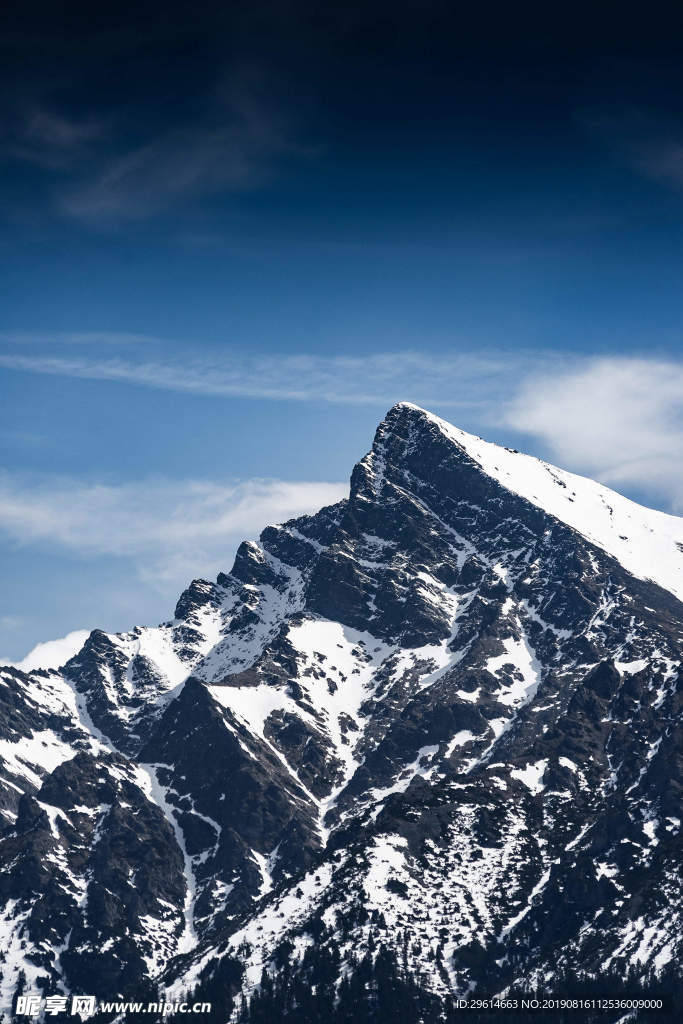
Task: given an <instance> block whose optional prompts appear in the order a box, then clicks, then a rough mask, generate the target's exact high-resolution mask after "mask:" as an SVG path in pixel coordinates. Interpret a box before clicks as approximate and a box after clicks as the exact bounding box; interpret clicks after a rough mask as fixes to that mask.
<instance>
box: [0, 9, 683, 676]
mask: <svg viewBox="0 0 683 1024" xmlns="http://www.w3.org/2000/svg"><path fill="white" fill-rule="evenodd" d="M646 13H647V18H645V12H640V14H639V15H638V17H637V18H635V17H634V20H629V18H628V16H627V15H626V14H625V11H624V8H623V6H621V7H617V6H615V7H614V8H611V7H610V6H609V5H599V10H595V9H593V10H590V9H589V10H588V11H587V12H586V13H585V15H584V14H583V13H582V11H581V10H580V8H577V7H575V6H572V8H571V11H570V10H569V8H567V10H566V12H565V14H564V16H559V17H558V14H557V12H553V11H552V9H551V8H550V6H549V5H545V7H544V9H543V10H542V11H541V10H538V9H535V8H534V9H532V8H531V7H524V6H522V7H520V6H519V5H510V4H505V5H503V4H499V5H489V6H487V7H486V9H485V10H483V11H482V12H481V13H480V14H477V13H476V12H474V11H473V10H472V9H471V8H470V7H467V6H464V5H458V4H453V3H433V2H421V3H413V4H404V5H400V4H395V3H393V4H380V3H376V2H373V0H370V2H368V3H364V4H360V3H351V4H349V3H346V4H344V5H334V6H333V5H327V4H313V3H309V4H305V3H295V2H292V3H277V2H273V3H261V2H258V0H256V2H254V3H250V4H227V5H224V4H222V5H218V4H202V3H199V4H193V5H192V7H191V9H190V8H189V7H188V6H187V5H183V6H182V7H173V5H160V4H158V3H157V4H150V3H148V4H139V3H138V4H135V5H134V6H131V5H126V4H121V3H118V4H116V5H108V4H98V5H95V6H94V5H92V4H88V5H85V4H84V5H81V4H74V3H72V4H67V5H66V7H64V6H63V5H54V4H48V5H44V6H42V7H41V5H40V4H37V5H36V4H33V5H30V6H29V5H26V4H11V3H10V5H9V7H8V8H7V13H6V14H5V15H3V28H2V30H1V31H0V86H1V88H0V95H1V96H2V100H1V101H0V138H1V139H2V161H1V163H0V181H1V184H2V188H1V192H0V195H1V198H0V221H1V223H2V232H1V234H0V258H1V259H2V282H1V288H2V305H1V306H0V331H1V332H2V334H1V336H0V374H2V378H1V379H2V384H1V386H2V394H3V402H2V405H1V407H0V438H1V439H2V442H1V443H2V450H3V461H2V465H3V470H2V475H1V476H0V557H1V558H2V565H3V579H4V586H3V588H2V589H3V594H2V606H1V607H0V656H6V657H15V658H16V657H20V656H21V655H22V654H23V653H25V651H26V650H27V649H28V648H29V647H31V646H32V645H33V643H35V642H37V641H38V640H40V639H49V638H51V637H52V636H56V635H59V634H61V633H64V632H66V631H68V630H70V629H76V628H79V627H88V628H89V627H91V626H95V625H102V626H104V627H105V628H122V627H125V626H128V625H132V624H133V623H134V622H135V621H138V620H141V621H153V620H155V619H156V618H158V617H162V616H164V615H166V614H170V612H171V611H172V607H173V602H174V599H175V595H176V591H177V590H178V588H179V587H180V586H182V582H183V581H184V580H185V579H189V577H190V576H191V575H192V574H193V573H194V572H196V573H208V572H211V573H213V574H215V572H217V571H218V570H220V569H224V568H225V567H226V566H227V565H229V563H230V560H231V557H232V553H233V551H234V545H235V543H236V540H237V538H238V537H239V536H241V535H242V533H245V532H246V534H247V535H249V534H250V533H251V534H254V533H256V532H258V529H259V528H260V527H261V526H262V525H263V523H264V521H265V519H267V518H269V517H273V516H275V517H278V516H280V515H286V514H289V513H290V511H297V510H298V509H299V508H301V507H305V506H306V502H307V495H308V501H309V504H310V506H311V507H314V506H315V504H316V502H318V501H319V499H320V498H321V495H323V492H321V491H319V490H316V489H315V488H313V489H311V488H309V489H308V491H307V490H306V485H309V484H316V483H318V482H325V483H330V484H337V485H338V484H339V483H340V482H342V481H344V480H346V479H347V478H348V476H349V473H350V469H351V467H352V465H353V462H354V461H355V460H356V459H357V458H358V457H360V456H361V455H362V454H363V452H364V451H365V450H366V449H367V448H368V446H369V444H370V442H371V439H372V433H373V430H374V427H375V426H376V424H377V422H378V420H379V419H380V418H381V416H382V415H383V413H384V411H385V410H386V408H387V406H388V405H389V404H391V402H393V401H395V400H397V399H400V398H407V399H411V400H414V401H417V402H419V403H421V404H426V405H429V406H430V407H432V408H434V410H435V411H437V412H440V413H441V414H442V415H444V416H446V417H447V418H449V419H450V420H452V421H454V422H456V423H458V424H459V425H460V426H462V427H464V428H465V429H470V430H473V431H474V432H477V433H482V434H484V435H485V436H487V437H490V438H491V439H493V440H500V441H503V442H505V443H514V444H516V445H518V446H519V447H525V448H526V449H527V450H530V451H532V452H534V453H535V454H539V455H541V456H543V457H548V458H552V459H555V460H556V461H560V462H563V464H564V465H565V466H566V467H567V468H570V469H574V470H576V471H580V472H586V473H589V474H590V475H594V476H598V477H600V478H601V479H604V480H605V481H606V482H609V483H610V484H611V485H612V486H615V487H617V488H618V489H620V490H623V491H625V492H626V493H628V494H630V495H631V496H633V497H635V498H637V499H639V500H645V501H649V502H650V503H653V504H656V505H658V506H660V507H662V508H666V509H671V510H675V511H678V510H680V508H681V494H680V485H679V484H678V483H677V478H678V475H679V474H678V469H677V467H678V466H679V465H680V455H681V438H682V436H683V431H682V428H681V420H680V408H681V401H682V399H683V383H681V380H682V371H681V312H682V306H683V288H682V287H681V255H682V252H681V251H682V248H683V62H682V61H681V57H682V56H683V52H682V51H683V36H682V35H681V25H680V23H676V22H675V21H674V20H672V18H671V17H670V16H668V15H665V14H663V13H661V12H660V11H659V10H657V9H656V7H653V6H648V10H647V12H646ZM549 392H550V393H552V394H553V396H554V397H553V401H552V402H550V403H548V402H547V401H545V399H546V398H547V396H548V393H549ZM586 396H590V397H589V398H587V397H586ZM553 410H554V411H553ZM255 480H257V481H263V480H268V481H271V482H270V483H269V484H258V487H260V488H261V490H260V491H259V495H261V498H260V499H259V500H261V504H259V500H257V498H256V497H255V492H254V490H253V488H254V487H255V486H257V485H255V484H254V483H253V481H255ZM273 481H280V482H288V483H291V484H293V485H295V489H294V490H293V491H292V490H290V491H283V490H282V488H281V487H280V485H278V484H277V483H273ZM197 482H199V484H197ZM197 486H199V491H198V490H197ZM278 487H280V489H278ZM98 488H100V490H98ZM210 488H218V490H217V491H216V492H215V493H214V492H213V491H210ZM235 488H237V490H235ZM102 489H104V490H102ZM337 490H339V488H338V487H337ZM209 493H211V494H212V495H213V497H212V498H211V500H209V499H208V498H207V495H208V494H209ZM327 493H328V492H327V491H326V492H324V494H327ZM334 493H336V492H335V490H334V487H332V488H330V489H329V494H330V495H333V494H334ZM68 495H71V496H72V501H71V502H69V498H68ZM264 495H265V497H264ZM250 502H251V503H253V515H252V516H251V519H250V516H249V507H250ZM264 502H265V504H264ZM141 503H142V504H144V506H145V510H144V513H143V514H141V515H140V517H139V518H140V520H141V521H142V525H140V526H139V528H136V518H135V510H136V508H138V506H139V505H140V504H141ZM235 508H237V509H238V511H239V514H236V513H235ZM221 510H225V511H226V514H227V513H229V517H228V519H229V521H226V523H225V525H224V528H218V527H215V520H216V517H218V518H219V519H220V516H221ZM171 513H172V514H171ZM167 515H170V518H171V519H172V520H173V523H174V526H173V529H171V530H170V531H167V533H166V534H164V535H163V536H162V537H161V538H159V537H158V536H157V533H158V531H155V529H154V528H153V523H154V521H155V518H156V517H159V518H163V517H165V516H167ZM230 517H232V518H230ZM144 524H146V525H144ZM183 524H185V526H186V527H187V529H186V530H185V533H184V532H183ZM192 524H195V526H194V529H193V528H191V527H192ZM252 524H253V525H252ZM204 527H205V528H206V534H207V535H208V536H209V539H207V540H206V541H204V539H203V537H204V534H203V533H202V530H203V529H204ZM161 532H162V533H163V531H161Z"/></svg>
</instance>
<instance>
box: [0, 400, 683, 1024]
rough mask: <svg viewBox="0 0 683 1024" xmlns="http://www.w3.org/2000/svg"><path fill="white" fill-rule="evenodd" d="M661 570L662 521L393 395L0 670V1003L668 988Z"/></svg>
mask: <svg viewBox="0 0 683 1024" xmlns="http://www.w3.org/2000/svg"><path fill="white" fill-rule="evenodd" d="M682 602H683V520H681V519H678V518H675V517H672V516H667V515H665V514H664V513H661V512H656V511H652V510H649V509H645V508H642V507H640V506H638V505H636V504H634V503H632V502H630V501H628V500H626V499H625V498H623V497H621V496H620V495H618V494H615V493H614V492H612V491H609V490H608V489H607V488H605V487H603V486H601V485H599V484H597V483H594V482H592V481H589V480H586V479H584V478H581V477H577V476H573V475H572V474H569V473H566V472H563V471H561V470H558V469H556V468H554V467H552V466H549V465H547V464H546V463H543V462H541V461H538V460H536V459H533V458H531V457H529V456H526V455H522V454H520V453H518V452H516V451H511V450H509V449H505V448H501V447H497V446H495V445H492V444H488V443H487V442H485V441H482V440H481V439H479V438H475V437H473V436H471V435H469V434H466V433H464V432H462V431H460V430H457V429H456V428H455V427H452V426H450V425H449V424H447V423H446V422H444V421H443V420H440V419H438V418H437V417H435V416H432V415H431V414H429V413H427V412H425V411H424V410H422V409H419V408H417V407H416V406H413V405H409V404H407V403H401V404H399V405H397V406H395V407H394V408H392V409H391V410H390V412H389V413H388V414H387V416H386V418H385V419H384V420H383V422H382V423H381V424H380V425H379V427H378V429H377V432H376V435H375V439H374V443H373V446H372V449H371V451H370V452H369V453H368V454H367V455H366V456H365V457H364V458H363V459H361V461H360V462H359V463H358V464H357V465H356V466H355V468H354V470H353V473H352V476H351V483H350V490H349V497H348V499H347V500H344V501H342V502H340V503H339V504H338V505H334V506H332V507H329V508H324V509H322V510H321V511H320V512H318V513H317V514H316V515H313V516H305V517H302V518H299V519H295V520H292V521H291V522H287V523H284V524H283V525H280V526H272V527H268V528H267V529H266V530H264V531H263V533H262V534H261V537H260V541H259V543H258V544H255V543H251V542H249V543H244V544H242V545H241V547H240V548H239V550H238V552H237V556H236V558H235V563H234V565H233V568H232V571H231V572H230V573H228V574H224V573H220V574H219V575H218V578H217V580H216V582H210V581H207V580H195V581H194V582H193V583H192V584H191V585H190V586H189V587H188V589H187V590H186V591H185V592H184V593H183V594H182V595H181V597H180V599H179V601H178V604H177V607H176V609H175V616H174V618H173V619H172V620H170V621H169V622H165V623H163V624H162V625H160V626H158V627H156V628H147V627H140V628H136V629H133V630H131V631H130V632H128V633H123V634H110V633H105V632H101V631H99V630H96V631H94V632H93V633H91V634H90V636H89V637H88V639H87V641H86V642H85V644H84V645H83V647H82V649H81V650H80V651H79V652H78V653H77V654H76V656H75V657H73V658H72V659H71V660H70V661H68V662H67V663H66V664H65V665H63V666H62V667H61V668H60V669H58V670H54V669H49V670H48V669H46V670H36V671H33V672H29V673H26V672H23V671H20V670H19V669H16V668H12V667H4V668H2V669H0V808H1V815H0V817H1V820H2V827H1V830H0V863H1V864H2V868H3V870H2V875H1V878H0V913H1V915H2V916H1V920H0V973H1V975H2V980H1V982H0V1010H2V1011H3V1012H4V1015H5V1016H4V1019H5V1020H9V1019H10V1018H11V1014H12V1007H13V1005H14V1002H15V1000H16V997H17V995H19V994H20V993H22V992H27V991H41V990H42V991H43V992H44V993H46V994H47V993H64V994H68V993H74V992H89V993H93V994H94V995H95V996H96V997H97V998H98V999H114V998H116V997H117V996H118V997H120V998H126V999H136V1000H141V999H147V998H150V999H154V998H156V996H157V994H158V993H159V992H163V993H165V996H166V997H167V998H168V999H180V998H184V997H185V995H186V994H187V995H189V996H191V997H192V998H195V997H196V998H197V999H206V1000H208V1001H210V1002H211V1003H212V1007H213V1009H212V1011H211V1013H210V1014H209V1015H208V1017H207V1018H206V1019H211V1020H215V1021H220V1022H222V1024H227V1022H228V1021H236V1022H259V1021H263V1022H266V1021H268V1022H271V1024H279V1022H284V1021H287V1022H289V1021H292V1022H294V1021H296V1022H297V1024H309V1022H311V1024H312V1022H314V1021H315V1022H340V1024H341V1022H346V1021H351V1020H355V1021H366V1020H367V1021H376V1022H379V1024H382V1022H384V1021H387V1022H389V1021H402V1022H405V1024H418V1022H423V1024H424V1022H436V1021H446V1020H451V1019H455V1017H456V1016H457V1015H458V1000H463V999H472V998H481V999H482V1004H483V1003H484V1002H485V1000H486V999H490V998H491V997H494V996H499V997H501V998H502V997H505V996H506V995H508V996H512V995H514V994H520V993H527V994H528V993H536V994H539V995H541V996H564V997H579V998H580V997H582V996H585V997H588V996H590V997H591V998H592V997H616V996H625V995H631V996H634V995H643V994H644V995H652V994H664V995H666V996H667V997H670V996H671V994H672V992H674V990H675V989H676V985H677V984H678V985H679V984H680V983H679V982H678V981H677V977H678V975H677V972H678V970H679V965H680V963H681V946H682V940H681V936H682V931H681V890H680V865H681V862H682V860H683V858H682V855H681V830H680V826H681V821H680V819H681V781H682V780H681V765H682V756H683V745H682V740H681V735H682V734H681V695H680V691H681V687H680V681H681V641H682V639H683V603H682ZM460 1012H463V1011H462V1010H461V1011H460ZM468 1012H470V1013H471V1014H472V1011H468ZM637 1017H638V1014H637V1012H636V1013H635V1014H634V1013H633V1012H632V1013H631V1014H630V1016H629V1013H628V1012H627V1011H625V1010H621V1011H619V1012H618V1013H616V1014H615V1015H613V1016H612V1017H609V1015H608V1016H607V1017H605V1016H604V1015H603V1016H602V1017H600V1019H614V1020H618V1019H636V1018H637ZM72 1019H73V1018H72ZM100 1019H102V1018H100ZM141 1019H143V1018H141ZM146 1019H147V1020H150V1019H151V1018H150V1016H149V1015H148V1016H147V1017H146ZM167 1019H168V1018H167ZM183 1019H185V1018H183ZM187 1019H190V1018H189V1017H188V1018H187ZM195 1019H197V1018H195ZM471 1019H488V1018H487V1010H486V1008H485V1006H483V1005H482V1007H481V1009H480V1012H479V1013H478V1016H477V1017H475V1016H472V1015H471ZM503 1019H508V1020H513V1019H515V1018H514V1017H513V1016H512V1015H511V1014H510V1013H508V1015H507V1018H506V1017H505V1016H504V1017H503ZM533 1019H535V1020H539V1021H540V1020H542V1019H544V1017H543V1015H542V1014H541V1015H539V1014H536V1015H535V1016H534V1018H533ZM546 1019H553V1020H558V1019H559V1018H558V1016H557V1015H554V1016H553V1015H550V1016H548V1017H547V1018H546ZM567 1019H572V1020H576V1021H578V1020H579V1019H585V1017H584V1018H581V1017H580V1016H576V1014H574V1015H573V1016H569V1017H568V1018H567ZM658 1019H661V1017H660V1018H658Z"/></svg>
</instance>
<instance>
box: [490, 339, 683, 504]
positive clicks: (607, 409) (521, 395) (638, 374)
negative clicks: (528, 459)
mask: <svg viewBox="0 0 683 1024" xmlns="http://www.w3.org/2000/svg"><path fill="white" fill-rule="evenodd" d="M505 418H506V421H507V422H508V424H510V425H511V426H513V427H514V428H515V429H516V430H519V431H523V432H525V433H527V434H529V435H530V436H531V437H532V438H533V439H534V441H535V442H536V443H538V442H539V441H540V442H541V443H542V444H545V445H546V446H548V447H549V449H550V451H551V453H552V457H553V458H554V459H555V460H556V461H557V462H558V463H559V464H560V465H562V466H566V467H567V468H570V469H574V470H578V471H579V472H583V473H587V474H588V475H590V476H594V477H597V478H598V479H599V480H601V481H602V482H603V483H606V484H608V485H609V486H612V487H615V488H616V489H621V488H627V489H628V488H632V487H636V488H638V489H640V490H642V491H644V492H646V493H649V494H651V495H652V496H653V498H655V499H656V500H658V501H660V502H664V503H667V504H669V505H670V506H671V507H672V508H673V509H674V510H676V511H683V481H682V480H681V465H683V362H681V361H674V360H664V359H629V358H623V357H611V358H601V359H592V360H587V361H586V363H585V364H584V365H582V366H580V367H578V368H575V369H572V370H570V371H569V372H566V373H560V374H554V375H549V374H547V373H541V374H536V375H532V376H530V377H529V378H527V379H526V380H524V381H523V382H522V383H521V386H520V388H519V392H518V394H517V396H516V397H515V399H514V400H513V401H512V402H511V403H510V405H509V406H508V407H507V410H506V412H505ZM532 443H533V442H532Z"/></svg>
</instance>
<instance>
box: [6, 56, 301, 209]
mask: <svg viewBox="0 0 683 1024" xmlns="http://www.w3.org/2000/svg"><path fill="white" fill-rule="evenodd" d="M273 94H274V87H273V83H272V82H270V81H269V79H268V76H267V75H265V74H263V73H262V72H259V71H258V70H257V69H253V68H250V69H240V70H239V71H237V72H235V73H234V74H233V76H232V77H231V78H230V79H228V80H226V81H223V82H221V83H220V85H219V86H218V87H217V88H216V89H215V90H214V92H213V94H212V95H211V96H205V97H204V98H203V101H202V102H201V104H200V109H199V110H198V111H197V112H196V114H195V116H193V117H192V119H191V120H187V121H186V122H185V123H183V122H182V121H180V122H177V123H175V122H174V123H172V124H169V125H167V126H165V127H161V128H159V129H158V130H157V131H155V132H152V133H150V132H149V131H148V130H146V126H145V125H140V124H135V123H130V115H128V116H127V117H126V116H124V114H123V113H122V112H120V111H119V112H118V114H116V113H112V114H111V115H110V116H109V118H108V120H99V121H98V120H95V119H93V118H87V119H80V120H78V119H75V118H74V117H72V116H70V115H67V114H65V113H63V112H61V111H59V110H55V109H47V108H45V109H43V108H34V109H32V110H29V111H26V110H23V109H22V110H20V111H18V112H17V115H16V116H15V118H14V121H13V124H12V127H11V130H10V131H9V139H8V144H7V147H6V152H7V155H8V156H9V157H10V158H12V159H14V160H15V161H19V162H23V163H29V164H32V165H33V166H35V167H39V168H41V169H43V170H44V171H46V172H59V175H58V176H57V177H56V178H54V181H53V183H52V192H53V195H52V199H53V204H54V207H55V208H56V210H57V211H59V212H60V213H61V214H66V215H67V216H69V217H73V218H76V219H78V220H81V221H86V222H89V223H92V224H97V223H100V224H102V225H103V226H106V225H107V224H116V223H119V222H127V221H134V220H144V219H146V218H150V217H154V216H156V215H157V214H159V213H161V212H163V211H164V210H166V209H167V208H168V207H169V206H174V207H175V206H177V204H178V203H179V202H181V201H182V200H185V199H192V198H193V197H197V196H204V195H211V194H215V193H220V192H228V193H229V192H239V191H243V190H245V189H253V188H255V187H258V186H260V185H262V184H263V183H264V182H266V181H268V180H269V178H270V177H271V175H272V174H273V173H274V171H275V170H276V167H277V165H278V162H279V161H280V160H281V159H282V158H284V157H286V156H291V155H292V154H296V155H298V156H299V157H301V156H304V155H310V153H311V150H310V148H307V147H304V146H302V145H301V144H300V143H299V142H298V141H297V139H296V137H295V134H296V133H295V131H294V129H293V126H292V122H291V118H290V117H289V116H288V115H286V114H285V113H284V112H283V111H281V110H280V109H279V107H278V104H277V103H276V102H275V101H274V100H273Z"/></svg>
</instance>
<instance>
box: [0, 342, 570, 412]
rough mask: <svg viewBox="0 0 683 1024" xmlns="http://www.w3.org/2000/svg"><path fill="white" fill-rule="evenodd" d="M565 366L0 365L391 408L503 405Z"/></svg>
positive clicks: (481, 358) (494, 358)
mask: <svg viewBox="0 0 683 1024" xmlns="http://www.w3.org/2000/svg"><path fill="white" fill-rule="evenodd" d="M540 359H542V364H543V365H544V366H545V367H548V368H550V367H559V368H564V367H566V366H567V365H568V363H569V362H571V360H569V359H568V358H567V357H565V356H559V355H558V356H554V355H552V354H549V353H546V354H545V355H544V356H543V357H541V356H539V354H538V353H534V352H524V351H518V352H516V353H514V354H512V355H509V354H498V353H495V352H492V353H488V354H487V353H477V352H462V353H455V354H453V355H434V354H430V353H422V352H410V351H403V352H384V353H379V354H371V353H368V354H367V355H363V356H342V355H336V356H335V355H332V356H317V355H306V354H302V355H278V354H272V355H270V354H269V355H265V354H263V355H259V356H239V355H233V356H227V357H224V358H209V357H206V356H205V357H201V358H197V357H195V358H192V357H188V358H186V359H182V357H181V358H178V357H176V358H175V359H174V360H169V361H161V360H131V359H127V360H126V359H121V358H106V357H100V356H93V357H81V356H78V357H65V356H63V355H54V354H46V355H25V354H24V353H23V352H16V351H15V352H9V353H4V354H0V367H5V368H6V369H11V370H20V371H26V372H30V373H44V374H54V375H58V376H66V377H76V378H81V379H84V380H101V381H116V382H120V383H126V384H133V385H137V386H141V387H149V388H157V389H162V390H168V391H178V392H184V393H192V394H200V395H212V396H223V397H240V398H256V399H258V398H260V399H279V400H290V401H302V402H308V401H316V402H338V403H345V404H354V405H358V404H364V405H376V406H378V407H380V408H381V407H385V406H388V405H391V404H392V403H393V402H395V401H398V400H400V399H403V398H406V396H410V397H411V398H412V400H413V401H416V402H419V403H420V404H422V405H438V406H439V407H448V408H453V409H461V410H479V411H485V410H487V409H490V410H496V409H499V408H500V403H501V402H502V401H504V400H505V399H506V398H509V396H510V386H511V381H512V380H515V379H519V377H520V376H524V375H526V374H528V373H530V372H531V371H532V370H533V369H534V368H535V367H538V365H539V360H540Z"/></svg>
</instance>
